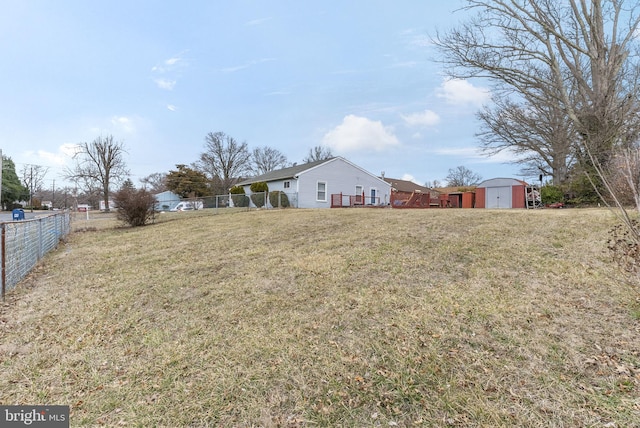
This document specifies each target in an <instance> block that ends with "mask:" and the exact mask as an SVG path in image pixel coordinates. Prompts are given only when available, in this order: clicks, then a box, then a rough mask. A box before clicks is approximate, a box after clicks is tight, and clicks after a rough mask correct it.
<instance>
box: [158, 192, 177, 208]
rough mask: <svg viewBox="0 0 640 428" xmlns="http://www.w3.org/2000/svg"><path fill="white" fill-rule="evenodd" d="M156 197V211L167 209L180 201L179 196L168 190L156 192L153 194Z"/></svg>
mask: <svg viewBox="0 0 640 428" xmlns="http://www.w3.org/2000/svg"><path fill="white" fill-rule="evenodd" d="M154 196H155V198H156V208H155V209H156V211H169V210H171V209H173V208H175V207H176V205H178V203H180V196H178V195H176V194H175V193H173V192H172V191H170V190H167V191H166V192H162V193H157V194H155V195H154Z"/></svg>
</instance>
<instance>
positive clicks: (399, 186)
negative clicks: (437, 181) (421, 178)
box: [383, 177, 438, 193]
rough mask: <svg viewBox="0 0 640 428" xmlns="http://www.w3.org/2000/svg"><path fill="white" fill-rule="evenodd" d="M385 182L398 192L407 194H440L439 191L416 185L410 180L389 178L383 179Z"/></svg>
mask: <svg viewBox="0 0 640 428" xmlns="http://www.w3.org/2000/svg"><path fill="white" fill-rule="evenodd" d="M383 180H384V181H386V182H387V183H389V184H391V187H392V188H394V189H395V190H397V191H398V192H407V193H413V192H415V191H416V190H418V191H420V192H422V193H427V192H429V193H434V192H435V193H438V191H437V190H435V189H431V188H429V187H425V186H421V185H419V184H416V183H414V182H413V181H408V180H400V179H398V178H388V177H384V178H383Z"/></svg>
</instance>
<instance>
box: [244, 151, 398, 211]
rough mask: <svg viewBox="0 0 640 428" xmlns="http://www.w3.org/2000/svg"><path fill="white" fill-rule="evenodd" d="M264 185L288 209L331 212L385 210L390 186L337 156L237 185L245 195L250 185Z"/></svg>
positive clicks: (248, 193) (281, 170)
mask: <svg viewBox="0 0 640 428" xmlns="http://www.w3.org/2000/svg"><path fill="white" fill-rule="evenodd" d="M263 181H264V182H266V183H267V185H268V186H269V191H270V192H274V191H282V192H284V193H286V194H287V196H288V198H289V200H293V201H297V203H293V202H292V203H291V206H296V207H298V208H330V207H331V208H335V207H345V206H386V205H388V204H389V197H390V194H391V186H390V185H389V183H387V182H386V181H384V180H382V179H381V178H379V177H377V176H375V175H373V174H371V173H370V172H367V171H365V170H364V169H362V168H360V167H359V166H357V165H355V164H353V163H351V162H349V161H348V160H346V159H344V158H342V157H340V156H338V157H332V158H329V159H325V160H321V161H316V162H310V163H306V164H302V165H294V166H291V167H288V168H283V169H280V170H277V171H271V172H268V173H266V174H263V175H259V176H256V177H251V178H249V179H247V180H244V181H241V182H240V183H238V186H242V187H243V188H244V191H245V193H246V194H247V195H250V194H251V189H250V186H251V184H252V183H257V182H263Z"/></svg>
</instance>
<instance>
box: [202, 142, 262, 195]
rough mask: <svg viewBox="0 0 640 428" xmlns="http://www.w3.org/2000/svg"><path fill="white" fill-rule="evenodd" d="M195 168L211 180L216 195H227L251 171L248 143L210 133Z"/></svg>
mask: <svg viewBox="0 0 640 428" xmlns="http://www.w3.org/2000/svg"><path fill="white" fill-rule="evenodd" d="M195 167H196V168H197V169H198V170H200V171H202V172H203V173H204V174H205V175H206V176H207V178H208V179H209V180H210V182H211V184H212V186H214V187H215V188H214V189H212V190H213V191H214V193H227V192H228V191H229V189H230V188H231V187H232V186H233V185H234V184H235V183H236V182H237V181H238V180H239V179H240V178H242V177H243V176H244V175H245V174H247V173H248V172H249V171H250V168H251V154H250V153H249V149H248V148H247V143H246V142H242V143H240V142H238V141H237V140H236V139H235V138H233V137H231V136H229V135H227V134H225V133H224V132H210V133H208V134H207V136H206V137H205V151H204V152H202V153H201V154H200V159H199V160H198V161H197V162H196V163H195Z"/></svg>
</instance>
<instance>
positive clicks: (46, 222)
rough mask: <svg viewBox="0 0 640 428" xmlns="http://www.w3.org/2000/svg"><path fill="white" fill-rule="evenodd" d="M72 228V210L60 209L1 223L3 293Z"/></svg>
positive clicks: (0, 247) (13, 286) (15, 283)
mask: <svg viewBox="0 0 640 428" xmlns="http://www.w3.org/2000/svg"><path fill="white" fill-rule="evenodd" d="M70 231H71V213H70V212H69V211H63V212H60V213H56V214H52V215H48V216H46V217H40V218H35V219H33V220H21V221H12V222H4V223H0V234H1V240H0V253H1V254H0V258H1V264H2V266H1V268H2V297H3V298H4V295H5V293H6V292H7V291H9V290H12V289H13V288H15V286H16V285H17V284H18V283H19V282H20V281H21V280H22V279H23V278H24V277H25V276H27V274H28V273H29V272H30V271H31V269H33V267H34V266H35V265H36V263H38V261H39V260H40V259H41V258H42V257H43V256H44V255H45V254H47V253H48V252H49V251H51V250H53V249H54V248H56V247H57V246H58V243H59V242H60V241H61V240H62V239H63V238H64V237H65V236H67V235H68V234H69V232H70Z"/></svg>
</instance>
